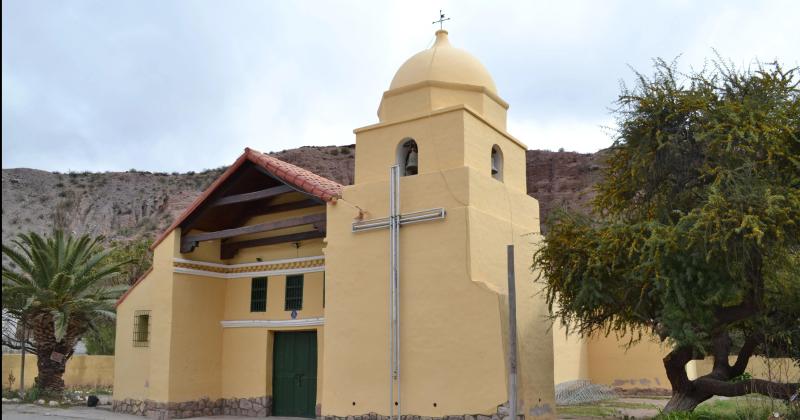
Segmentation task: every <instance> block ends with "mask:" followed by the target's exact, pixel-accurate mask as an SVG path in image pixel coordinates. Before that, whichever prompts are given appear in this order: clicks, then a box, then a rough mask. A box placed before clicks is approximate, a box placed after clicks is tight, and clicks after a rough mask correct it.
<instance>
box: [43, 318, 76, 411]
mask: <svg viewBox="0 0 800 420" xmlns="http://www.w3.org/2000/svg"><path fill="white" fill-rule="evenodd" d="M31 327H32V330H33V338H34V340H35V342H36V354H37V356H38V358H37V361H36V366H37V367H38V368H39V374H38V376H37V377H36V379H35V386H36V387H37V388H39V389H41V390H43V391H45V392H46V393H48V394H55V395H58V394H61V393H63V392H64V378H63V376H64V371H65V370H66V366H67V361H68V360H69V358H70V357H72V353H73V352H74V351H75V344H76V343H77V342H78V340H79V339H80V337H81V335H83V333H84V332H85V330H86V327H85V326H84V324H83V323H82V322H80V321H79V320H74V321H72V322H70V324H69V325H68V327H67V333H66V335H65V336H64V338H63V339H62V340H61V341H56V338H55V331H54V328H53V317H52V315H50V314H49V313H45V314H39V315H38V316H36V317H35V318H34V319H33V320H32V322H31Z"/></svg>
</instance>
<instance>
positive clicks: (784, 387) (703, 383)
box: [694, 375, 800, 400]
mask: <svg viewBox="0 0 800 420" xmlns="http://www.w3.org/2000/svg"><path fill="white" fill-rule="evenodd" d="M694 386H695V388H696V389H698V390H700V391H703V392H708V393H710V394H713V395H721V396H724V397H738V396H740V395H747V394H753V393H755V394H761V395H766V396H769V397H772V398H780V399H784V400H788V399H789V397H791V396H792V394H794V393H795V392H797V389H798V388H800V383H780V382H770V381H766V380H763V379H750V380H748V381H742V382H726V381H720V380H718V379H714V378H711V377H709V376H708V375H706V376H703V377H700V378H697V379H695V380H694Z"/></svg>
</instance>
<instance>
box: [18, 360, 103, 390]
mask: <svg viewBox="0 0 800 420" xmlns="http://www.w3.org/2000/svg"><path fill="white" fill-rule="evenodd" d="M21 362H22V356H21V355H20V354H3V373H2V375H3V376H2V381H3V388H4V389H5V388H8V387H9V382H8V376H9V374H12V373H13V375H14V378H15V382H14V388H18V387H19V385H20V383H19V380H20V365H21V364H22V363H21ZM38 371H39V370H38V369H37V367H36V355H32V354H28V355H26V356H25V387H26V388H30V387H31V386H33V381H34V379H35V378H36V375H37V373H38ZM63 378H64V384H65V385H66V386H67V387H68V388H69V387H86V386H89V387H94V386H111V385H113V383H114V356H90V355H85V354H78V355H74V356H72V357H71V358H70V359H69V361H68V362H67V366H66V370H65V371H64V376H63Z"/></svg>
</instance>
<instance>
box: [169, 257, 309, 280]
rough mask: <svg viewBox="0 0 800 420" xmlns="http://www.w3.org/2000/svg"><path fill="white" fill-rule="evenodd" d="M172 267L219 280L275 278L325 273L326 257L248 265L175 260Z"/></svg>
mask: <svg viewBox="0 0 800 420" xmlns="http://www.w3.org/2000/svg"><path fill="white" fill-rule="evenodd" d="M172 267H173V271H174V272H176V273H184V274H195V275H200V276H208V277H217V278H241V277H253V276H270V275H273V276H274V275H283V274H301V273H312V272H317V271H325V257H324V256H321V255H320V256H314V257H302V258H290V259H284V260H272V261H262V262H257V263H247V264H217V263H209V262H204V261H193V260H186V259H183V258H175V259H173V261H172Z"/></svg>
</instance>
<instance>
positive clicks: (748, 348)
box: [730, 334, 764, 378]
mask: <svg viewBox="0 0 800 420" xmlns="http://www.w3.org/2000/svg"><path fill="white" fill-rule="evenodd" d="M763 342H764V336H763V335H762V334H757V335H752V336H749V337H747V338H746V339H745V340H744V344H742V348H741V349H739V354H738V355H737V356H736V363H735V364H734V365H733V366H732V367H731V370H730V376H731V377H732V378H735V377H737V376H739V375H741V374H743V373H744V370H745V369H747V363H748V362H749V361H750V357H752V356H753V353H754V352H755V350H756V347H758V346H759V345H760V344H761V343H763Z"/></svg>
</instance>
